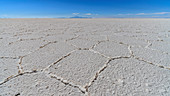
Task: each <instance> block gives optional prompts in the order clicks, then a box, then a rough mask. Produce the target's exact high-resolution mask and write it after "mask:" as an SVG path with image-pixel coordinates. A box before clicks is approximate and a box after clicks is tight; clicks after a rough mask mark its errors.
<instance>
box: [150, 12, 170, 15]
mask: <svg viewBox="0 0 170 96" xmlns="http://www.w3.org/2000/svg"><path fill="white" fill-rule="evenodd" d="M152 14H158V15H163V14H170V12H159V13H152Z"/></svg>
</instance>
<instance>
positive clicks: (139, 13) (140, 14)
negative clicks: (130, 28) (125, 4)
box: [136, 13, 146, 15]
mask: <svg viewBox="0 0 170 96" xmlns="http://www.w3.org/2000/svg"><path fill="white" fill-rule="evenodd" d="M136 15H146V13H138V14H136Z"/></svg>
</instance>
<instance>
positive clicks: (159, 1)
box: [0, 0, 170, 18]
mask: <svg viewBox="0 0 170 96" xmlns="http://www.w3.org/2000/svg"><path fill="white" fill-rule="evenodd" d="M74 16H80V17H93V18H107V17H108V18H114V17H127V18H129V17H144V18H145V17H163V18H168V17H170V0H0V17H1V18H60V17H67V18H68V17H74Z"/></svg>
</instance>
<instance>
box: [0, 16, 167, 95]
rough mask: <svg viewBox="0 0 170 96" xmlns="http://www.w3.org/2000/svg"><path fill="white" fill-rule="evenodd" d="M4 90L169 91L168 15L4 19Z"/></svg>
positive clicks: (0, 69)
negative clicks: (117, 17)
mask: <svg viewBox="0 0 170 96" xmlns="http://www.w3.org/2000/svg"><path fill="white" fill-rule="evenodd" d="M0 96H170V19H0Z"/></svg>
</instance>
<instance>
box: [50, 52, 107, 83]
mask: <svg viewBox="0 0 170 96" xmlns="http://www.w3.org/2000/svg"><path fill="white" fill-rule="evenodd" d="M107 60H108V59H107V58H105V57H103V56H100V55H99V54H96V53H92V52H90V51H84V50H82V51H76V52H73V53H72V54H71V55H70V56H68V57H66V58H65V59H63V60H62V61H60V62H59V63H57V64H55V65H53V66H51V68H49V70H48V71H50V73H53V74H56V75H57V76H60V77H62V78H65V79H66V80H68V81H71V82H74V83H76V84H79V85H82V86H85V85H87V84H88V83H89V82H90V81H91V79H93V77H94V76H95V74H96V72H97V71H98V70H100V69H101V68H102V67H103V66H104V64H105V63H106V62H107Z"/></svg>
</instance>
